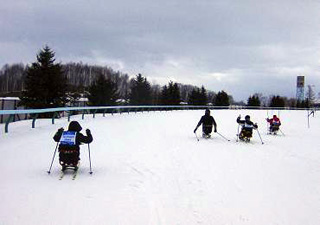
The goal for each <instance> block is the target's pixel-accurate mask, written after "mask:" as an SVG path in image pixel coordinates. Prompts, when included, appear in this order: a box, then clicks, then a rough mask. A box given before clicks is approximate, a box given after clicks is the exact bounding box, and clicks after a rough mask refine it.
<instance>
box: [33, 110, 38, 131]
mask: <svg viewBox="0 0 320 225" xmlns="http://www.w3.org/2000/svg"><path fill="white" fill-rule="evenodd" d="M37 118H38V113H36V114H35V115H34V117H33V119H32V128H35V127H36V119H37Z"/></svg>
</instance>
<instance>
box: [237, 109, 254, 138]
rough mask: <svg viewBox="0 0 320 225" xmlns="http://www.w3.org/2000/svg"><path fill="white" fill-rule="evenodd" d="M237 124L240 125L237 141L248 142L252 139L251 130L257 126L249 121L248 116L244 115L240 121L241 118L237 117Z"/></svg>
mask: <svg viewBox="0 0 320 225" xmlns="http://www.w3.org/2000/svg"><path fill="white" fill-rule="evenodd" d="M237 123H238V124H240V125H242V128H241V132H240V134H239V139H240V140H242V141H250V138H251V137H252V129H258V125H257V124H256V123H253V122H252V121H251V120H250V116H249V115H246V116H245V117H244V120H241V116H238V118H237Z"/></svg>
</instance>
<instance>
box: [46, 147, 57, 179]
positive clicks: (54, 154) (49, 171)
mask: <svg viewBox="0 0 320 225" xmlns="http://www.w3.org/2000/svg"><path fill="white" fill-rule="evenodd" d="M58 144H59V142H57V145H56V149H55V150H54V153H53V157H52V161H51V165H50V169H49V170H48V171H47V172H48V174H50V173H51V168H52V164H53V161H54V157H55V156H56V152H57V148H58Z"/></svg>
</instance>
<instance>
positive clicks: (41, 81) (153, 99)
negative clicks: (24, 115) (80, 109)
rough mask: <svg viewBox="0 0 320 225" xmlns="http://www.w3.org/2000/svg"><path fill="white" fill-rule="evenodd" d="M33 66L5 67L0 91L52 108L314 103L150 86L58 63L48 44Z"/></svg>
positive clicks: (141, 78) (32, 104) (173, 84)
mask: <svg viewBox="0 0 320 225" xmlns="http://www.w3.org/2000/svg"><path fill="white" fill-rule="evenodd" d="M36 58H37V61H36V62H34V63H32V64H31V65H26V66H25V65H23V64H13V65H5V66H4V67H3V68H2V69H1V70H0V95H1V96H15V97H20V99H21V101H20V105H23V106H25V107H26V108H52V107H62V106H66V105H67V104H69V105H72V103H73V102H76V101H77V100H78V99H79V98H80V97H86V98H88V105H91V106H110V105H117V104H128V105H178V104H189V105H208V104H210V105H214V106H229V105H231V104H238V105H247V106H271V107H285V106H290V107H296V106H299V107H308V106H309V105H310V102H311V101H308V102H300V103H299V102H297V101H296V100H295V99H287V98H285V97H280V96H278V95H277V96H271V97H269V98H267V97H264V96H262V94H254V95H252V96H249V98H248V100H247V103H244V102H238V103H236V102H234V101H233V97H232V96H231V95H229V94H228V93H226V92H225V91H223V90H222V91H219V92H218V93H215V92H212V91H208V90H206V89H205V87H204V86H202V87H201V88H199V87H197V86H194V85H184V84H180V83H177V82H173V81H170V82H169V83H168V84H166V85H164V86H162V87H161V86H160V85H158V84H151V83H150V82H149V81H148V80H147V78H146V77H144V76H143V75H142V74H140V73H139V74H138V75H136V76H135V77H132V78H130V77H129V75H127V74H124V73H121V72H119V71H114V70H113V69H112V68H110V67H106V66H104V67H102V66H90V65H86V64H82V63H68V64H61V63H56V62H55V60H56V59H55V53H54V52H53V51H52V50H51V48H49V47H48V46H45V47H44V48H43V49H41V50H40V51H39V53H38V54H37V56H36Z"/></svg>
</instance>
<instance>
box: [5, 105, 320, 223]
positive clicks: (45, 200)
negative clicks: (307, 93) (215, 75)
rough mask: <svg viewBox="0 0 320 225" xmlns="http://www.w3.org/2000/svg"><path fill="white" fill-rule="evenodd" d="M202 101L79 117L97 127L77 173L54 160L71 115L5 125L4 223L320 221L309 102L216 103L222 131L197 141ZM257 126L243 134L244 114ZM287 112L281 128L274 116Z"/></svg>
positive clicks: (315, 126) (317, 150)
mask: <svg viewBox="0 0 320 225" xmlns="http://www.w3.org/2000/svg"><path fill="white" fill-rule="evenodd" d="M203 114H204V110H195V111H168V112H149V113H148V112H144V113H141V112H139V113H130V114H128V113H125V114H115V115H113V116H112V115H106V116H105V117H103V116H102V115H96V117H95V118H92V115H91V116H90V115H87V116H86V117H85V119H84V120H81V116H74V117H72V119H73V120H77V121H79V122H80V124H81V125H82V127H83V131H84V130H85V129H86V128H89V129H91V131H92V134H93V136H94V141H93V142H92V143H91V144H90V153H91V161H92V170H93V174H92V175H90V174H89V171H90V164H89V154H88V153H89V151H88V145H82V146H81V165H80V169H79V174H78V177H77V178H76V179H75V180H72V177H71V175H66V176H65V177H64V178H63V179H62V180H59V174H60V165H59V163H58V155H56V157H55V161H54V164H53V167H52V171H51V174H48V173H47V171H48V169H49V167H50V163H51V160H52V156H53V153H54V150H55V147H56V143H55V142H54V141H53V139H52V137H53V135H54V133H55V131H56V130H57V129H58V128H60V127H64V128H67V125H68V121H67V119H66V118H62V119H58V120H56V121H55V124H54V125H52V124H51V120H50V119H42V120H40V119H39V120H37V121H36V128H34V129H32V128H31V121H20V122H15V123H11V124H10V126H9V133H7V134H5V133H4V125H3V124H2V125H0V129H1V130H0V132H1V137H0V154H1V158H0V177H1V182H0V199H1V201H0V225H17V224H23V225H35V224H52V225H65V224H66V225H69V224H71V225H72V224H76V225H81V224H107V225H196V224H197V225H198V224H214V225H220V224H221V225H222V224H226V225H232V224H234V225H237V224H250V225H318V224H320V143H319V142H320V141H319V136H320V117H319V114H317V113H316V114H315V116H314V117H313V116H311V117H310V127H309V128H308V112H307V111H271V110H269V111H267V110H264V111H263V110H260V111H259V110H257V111H254V110H251V111H250V110H212V111H211V114H212V115H213V116H214V118H215V120H216V122H217V124H218V132H219V133H220V134H222V135H223V136H224V137H226V138H228V139H230V140H231V141H230V142H228V141H227V140H225V139H224V138H223V137H221V136H220V135H219V134H213V135H212V138H211V139H203V138H201V128H199V129H198V131H197V135H198V137H199V139H200V141H197V139H196V136H195V134H194V133H193V130H194V128H195V126H196V124H197V122H198V121H199V119H200V117H201V116H202V115H203ZM239 114H241V115H242V118H243V117H244V116H245V115H247V114H249V115H251V119H252V121H254V122H257V123H258V125H259V129H258V130H259V132H260V134H261V138H262V140H263V142H264V143H265V144H262V143H261V140H260V138H259V135H258V132H257V131H255V132H254V136H253V138H252V140H251V142H250V143H243V142H236V139H237V137H236V134H237V132H238V124H237V123H236V118H237V116H238V115H239ZM273 114H277V115H278V116H280V119H281V121H282V127H281V130H282V132H283V133H284V134H285V135H283V134H281V133H279V134H278V135H277V136H274V135H268V134H267V123H266V120H265V119H266V117H267V116H269V117H271V116H272V115H273Z"/></svg>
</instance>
